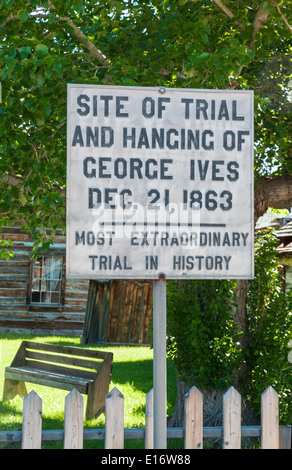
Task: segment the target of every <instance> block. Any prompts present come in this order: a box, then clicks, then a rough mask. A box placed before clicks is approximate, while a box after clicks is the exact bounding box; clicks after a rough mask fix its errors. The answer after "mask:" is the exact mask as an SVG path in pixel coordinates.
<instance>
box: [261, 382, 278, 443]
mask: <svg viewBox="0 0 292 470" xmlns="http://www.w3.org/2000/svg"><path fill="white" fill-rule="evenodd" d="M261 426H262V438H261V446H262V449H279V396H278V394H277V393H276V392H275V390H274V389H273V388H272V387H268V388H267V389H266V390H265V391H264V392H263V393H262V396H261Z"/></svg>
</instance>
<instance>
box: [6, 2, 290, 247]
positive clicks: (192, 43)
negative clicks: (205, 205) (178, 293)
mask: <svg viewBox="0 0 292 470" xmlns="http://www.w3.org/2000/svg"><path fill="white" fill-rule="evenodd" d="M289 15H290V16H291V9H289V7H288V4H287V2H285V1H284V0H278V1H277V2H275V1H274V0H269V1H263V2H262V1H259V0H253V1H247V2H242V1H240V0H237V1H231V0H226V1H225V2H224V5H223V3H222V2H219V1H218V0H215V1H211V0H201V1H191V0H180V1H174V0H164V1H163V2H162V1H160V0H159V1H158V0H152V1H151V2H148V1H147V2H146V1H145V0H139V1H134V0H132V1H129V0H114V1H113V0H105V1H103V2H93V1H92V0H85V1H83V2H81V1H80V0H73V1H70V2H68V1H62V2H56V3H55V4H54V2H53V1H48V0H40V1H37V0H32V1H30V2H27V1H26V0H3V1H2V2H1V6H0V39H1V46H0V81H1V83H2V104H1V106H0V114H1V120H0V138H1V148H0V207H1V212H2V215H9V216H10V217H11V220H16V219H21V220H23V227H24V228H26V229H27V231H28V232H30V233H32V235H33V239H34V241H35V249H37V246H38V244H39V243H40V242H43V243H44V246H43V248H44V249H46V248H47V247H48V245H49V244H50V242H51V238H50V237H51V236H53V235H54V231H55V230H56V228H63V229H64V230H65V186H66V85H67V83H80V82H81V83H82V82H83V83H91V84H111V85H135V86H137V85H138V86H159V85H164V86H167V87H182V88H187V87H191V88H215V89H216V88H217V89H224V88H228V89H247V88H248V89H253V90H254V92H255V141H256V148H255V150H256V151H255V174H256V177H257V178H259V177H262V176H263V175H267V174H272V173H273V174H274V175H279V174H280V173H283V172H284V173H289V172H290V170H291V148H289V125H290V122H291V101H289V99H288V98H289V96H288V95H289V79H290V78H291V69H289V67H290V63H291V43H290V41H291V36H290V33H291V27H290V25H289V21H290V16H289ZM45 229H51V230H52V234H51V235H50V236H48V235H47V233H46V230H45Z"/></svg>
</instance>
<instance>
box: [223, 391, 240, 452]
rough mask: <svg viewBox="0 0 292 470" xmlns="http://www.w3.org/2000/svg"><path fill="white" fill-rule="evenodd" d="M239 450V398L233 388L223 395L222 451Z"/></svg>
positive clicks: (238, 394)
mask: <svg viewBox="0 0 292 470" xmlns="http://www.w3.org/2000/svg"><path fill="white" fill-rule="evenodd" d="M240 448H241V396H240V393H238V391H237V390H235V388H234V387H230V388H229V389H228V390H227V392H225V393H224V395H223V449H240Z"/></svg>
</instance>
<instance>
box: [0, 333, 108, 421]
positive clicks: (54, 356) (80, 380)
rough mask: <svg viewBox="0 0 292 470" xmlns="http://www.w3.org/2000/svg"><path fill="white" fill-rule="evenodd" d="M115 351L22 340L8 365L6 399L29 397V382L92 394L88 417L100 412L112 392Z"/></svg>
mask: <svg viewBox="0 0 292 470" xmlns="http://www.w3.org/2000/svg"><path fill="white" fill-rule="evenodd" d="M112 360H113V354H112V353H111V352H103V351H96V350H91V349H85V348H78V347H74V346H58V345H54V344H49V343H35V342H32V341H22V343H21V346H20V347H19V349H18V351H17V353H16V355H15V357H14V359H13V361H12V363H11V365H10V367H6V369H5V381H4V392H3V400H9V399H11V398H13V397H15V395H20V396H22V397H25V396H26V395H27V390H26V386H25V382H29V383H35V384H39V385H46V386H48V387H53V388H58V389H63V390H72V389H73V388H76V389H77V390H78V391H79V392H80V393H82V394H85V395H88V398H87V407H86V418H88V419H89V418H93V417H97V416H99V415H100V414H101V413H102V412H103V411H104V408H105V396H106V394H107V393H108V392H109V384H110V381H111V372H112Z"/></svg>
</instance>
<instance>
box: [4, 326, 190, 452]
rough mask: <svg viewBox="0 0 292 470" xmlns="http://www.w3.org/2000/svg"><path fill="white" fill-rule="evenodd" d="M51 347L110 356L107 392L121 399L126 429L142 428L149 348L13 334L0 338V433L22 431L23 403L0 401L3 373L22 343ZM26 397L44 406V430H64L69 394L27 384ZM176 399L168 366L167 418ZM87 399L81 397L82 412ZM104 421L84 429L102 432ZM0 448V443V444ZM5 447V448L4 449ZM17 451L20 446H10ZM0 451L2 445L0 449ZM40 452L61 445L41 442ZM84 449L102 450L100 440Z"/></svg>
mask: <svg viewBox="0 0 292 470" xmlns="http://www.w3.org/2000/svg"><path fill="white" fill-rule="evenodd" d="M25 339H27V340H30V341H39V342H45V343H53V344H59V345H64V346H70V345H71V346H78V347H86V348H95V349H99V350H103V351H111V352H113V355H114V359H113V371H112V381H111V384H110V390H111V389H112V388H113V387H117V388H118V390H119V391H120V392H121V393H122V394H123V396H124V406H125V418H124V423H125V428H139V427H142V428H144V427H145V400H146V394H147V393H148V392H149V390H151V388H152V387H153V350H152V349H151V348H150V347H144V346H139V347H132V346H130V347H127V346H115V347H113V346H103V347H100V346H99V345H98V346H96V345H86V346H83V345H81V344H80V340H79V338H77V337H71V336H70V337H67V336H66V337H63V336H62V337H61V336H59V337H58V336H33V335H28V334H27V335H20V334H19V335H18V334H15V333H7V334H3V333H2V334H0V393H1V401H0V431H17V430H21V428H22V399H21V398H20V397H18V396H17V397H15V398H14V399H13V400H7V401H5V402H3V401H2V396H3V384H4V370H5V367H6V366H9V365H10V363H11V361H12V359H13V357H14V355H15V353H16V351H17V349H18V347H19V346H20V344H21V341H22V340H25ZM26 386H27V391H28V393H29V392H30V391H31V390H34V391H35V392H36V393H37V394H38V395H39V396H40V397H41V398H42V405H43V412H42V422H43V430H49V429H52V430H57V429H64V400H65V397H66V396H67V395H68V393H69V392H68V391H65V390H57V389H53V388H49V387H44V386H40V385H36V384H29V383H27V384H26ZM175 399H176V378H175V371H174V369H173V366H172V364H171V363H168V364H167V414H168V415H170V414H171V413H172V412H173V409H174V405H175ZM86 400H87V397H86V396H84V410H85V409H86ZM104 424H105V418H104V415H101V416H100V417H98V418H97V419H92V420H84V429H98V428H104ZM0 445H1V443H0ZM168 446H169V447H170V448H179V447H181V446H183V444H182V442H180V440H175V441H174V440H169V442H168ZM6 447H7V445H6ZM13 447H15V448H19V447H20V444H19V445H18V444H13ZM2 448H3V445H2ZM42 448H63V442H50V441H49V442H43V444H42ZM84 448H87V449H94V448H104V441H103V440H96V441H94V440H89V441H84ZM125 448H128V449H133V448H144V440H140V439H135V440H134V439H133V440H128V439H127V440H125Z"/></svg>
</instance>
